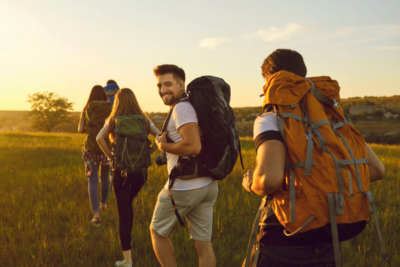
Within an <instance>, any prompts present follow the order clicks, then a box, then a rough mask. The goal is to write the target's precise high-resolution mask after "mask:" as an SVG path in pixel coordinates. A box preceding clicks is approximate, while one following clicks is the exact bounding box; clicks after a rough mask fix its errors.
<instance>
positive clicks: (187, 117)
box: [165, 102, 212, 191]
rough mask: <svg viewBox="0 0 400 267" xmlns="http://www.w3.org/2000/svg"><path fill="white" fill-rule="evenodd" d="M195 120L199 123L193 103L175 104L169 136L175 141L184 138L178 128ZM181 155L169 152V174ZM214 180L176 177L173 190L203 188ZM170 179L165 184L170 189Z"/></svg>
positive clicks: (169, 126)
mask: <svg viewBox="0 0 400 267" xmlns="http://www.w3.org/2000/svg"><path fill="white" fill-rule="evenodd" d="M191 122H194V123H196V124H198V120H197V115H196V111H195V110H194V108H193V106H192V104H190V103H189V102H180V103H178V104H176V105H175V107H174V110H173V111H172V114H171V118H170V120H169V122H168V124H167V129H166V130H167V131H168V137H169V138H170V139H171V140H172V141H174V142H175V143H177V142H180V141H182V140H183V138H182V136H181V135H180V134H179V132H178V129H179V128H180V127H182V126H183V125H185V124H188V123H191ZM178 159H179V156H177V155H174V154H170V153H167V167H168V174H170V173H171V170H172V169H173V168H174V167H175V165H176V163H177V162H178ZM211 182H212V179H211V178H210V177H199V178H194V179H190V180H180V179H176V180H175V182H174V185H173V187H172V190H181V191H184V190H192V189H197V188H202V187H205V186H207V185H209V184H210V183H211ZM168 185H169V180H168V181H167V183H166V184H165V188H167V189H168Z"/></svg>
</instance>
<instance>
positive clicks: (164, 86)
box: [157, 73, 185, 106]
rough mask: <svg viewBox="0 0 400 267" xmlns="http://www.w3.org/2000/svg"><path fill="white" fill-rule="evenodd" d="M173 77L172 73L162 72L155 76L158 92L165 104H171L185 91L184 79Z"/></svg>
mask: <svg viewBox="0 0 400 267" xmlns="http://www.w3.org/2000/svg"><path fill="white" fill-rule="evenodd" d="M178 80H179V81H177V80H176V79H175V78H174V75H173V74H172V73H167V74H163V75H160V76H158V77H157V87H158V93H159V94H160V96H161V98H162V100H163V102H164V104H165V105H168V106H173V105H174V104H175V103H176V102H178V100H179V99H180V98H181V96H182V94H183V93H184V92H185V83H184V81H182V80H180V79H178Z"/></svg>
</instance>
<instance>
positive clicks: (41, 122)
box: [28, 92, 74, 132]
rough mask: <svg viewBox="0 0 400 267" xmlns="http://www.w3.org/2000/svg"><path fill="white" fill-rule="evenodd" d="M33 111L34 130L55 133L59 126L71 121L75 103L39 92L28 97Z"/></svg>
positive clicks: (54, 94) (49, 93)
mask: <svg viewBox="0 0 400 267" xmlns="http://www.w3.org/2000/svg"><path fill="white" fill-rule="evenodd" d="M28 102H29V103H31V109H32V111H31V112H30V113H29V117H30V120H31V125H32V127H33V128H34V129H36V130H39V131H45V132H53V131H55V130H56V129H57V127H58V126H60V125H63V124H65V123H67V122H69V121H70V120H71V118H70V114H71V112H70V111H71V110H72V106H73V104H74V103H71V102H68V99H67V98H65V97H60V96H58V95H57V94H56V93H53V92H44V93H40V92H37V93H35V94H33V95H28Z"/></svg>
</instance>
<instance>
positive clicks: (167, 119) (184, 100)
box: [161, 94, 190, 143]
mask: <svg viewBox="0 0 400 267" xmlns="http://www.w3.org/2000/svg"><path fill="white" fill-rule="evenodd" d="M181 102H190V101H189V97H188V96H187V95H186V94H184V95H182V97H181V99H179V101H178V102H177V103H176V104H175V105H174V106H173V107H172V108H171V109H170V110H169V113H168V116H167V118H166V119H165V121H164V124H163V127H162V129H161V133H163V132H165V131H166V130H167V125H168V122H169V119H170V118H171V115H172V112H173V111H174V108H175V106H176V105H178V103H181ZM167 139H169V138H168V137H167ZM168 143H173V142H172V140H171V142H170V140H168Z"/></svg>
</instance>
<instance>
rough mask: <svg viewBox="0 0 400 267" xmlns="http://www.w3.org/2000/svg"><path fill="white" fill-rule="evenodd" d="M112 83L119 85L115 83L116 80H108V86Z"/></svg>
mask: <svg viewBox="0 0 400 267" xmlns="http://www.w3.org/2000/svg"><path fill="white" fill-rule="evenodd" d="M110 83H115V84H117V82H116V81H114V80H108V81H107V85H109V84H110Z"/></svg>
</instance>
